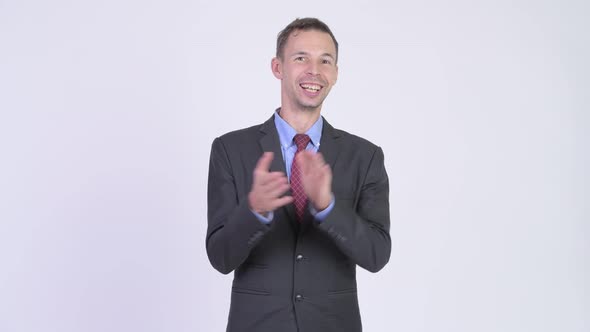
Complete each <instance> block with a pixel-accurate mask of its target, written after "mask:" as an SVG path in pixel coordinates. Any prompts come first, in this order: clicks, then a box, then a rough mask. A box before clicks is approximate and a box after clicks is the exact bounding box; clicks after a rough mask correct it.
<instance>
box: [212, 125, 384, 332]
mask: <svg viewBox="0 0 590 332" xmlns="http://www.w3.org/2000/svg"><path fill="white" fill-rule="evenodd" d="M273 116H274V115H273ZM264 151H272V152H274V156H275V157H274V159H273V162H272V165H271V171H282V172H285V165H284V163H283V159H282V152H281V147H280V143H279V137H278V134H277V130H276V128H275V124H274V119H273V118H272V117H271V118H270V119H269V120H268V121H266V122H265V123H264V124H262V125H258V126H254V127H250V128H247V129H242V130H238V131H234V132H231V133H228V134H225V135H223V136H221V137H219V138H216V139H215V140H214V141H213V146H212V150H211V159H210V168H209V187H208V229H207V240H206V245H207V254H208V256H209V260H210V261H211V264H212V265H213V267H215V268H216V269H217V270H219V271H220V272H221V273H224V274H227V273H229V272H231V271H234V281H233V287H232V296H231V307H230V313H229V321H228V326H227V331H232V332H234V331H236V332H238V331H239V332H250V331H252V332H295V331H300V332H316V331H317V332H320V331H321V332H329V331H338V332H348V331H350V332H353V331H354V332H356V331H361V330H362V327H361V319H360V314H359V307H358V300H357V294H356V289H357V288H356V265H359V266H361V267H363V268H365V269H367V270H369V271H371V272H376V271H379V270H380V269H381V268H383V266H385V264H386V263H387V261H388V260H389V255H390V252H391V239H390V237H389V185H388V178H387V173H386V171H385V167H384V164H383V151H382V150H381V148H379V147H378V146H376V145H374V144H372V143H370V142H369V141H367V140H364V139H362V138H360V137H357V136H354V135H351V134H349V133H347V132H344V131H341V130H337V129H334V128H333V127H332V126H331V125H330V124H328V122H327V121H325V120H324V127H323V132H322V138H321V145H320V149H319V151H320V152H321V153H322V154H323V156H324V158H325V160H326V162H327V163H329V164H330V167H331V168H332V174H333V181H332V189H333V193H334V196H335V205H334V208H333V210H332V211H331V212H330V213H329V215H328V216H327V218H326V219H325V220H324V221H323V222H321V223H318V222H317V221H315V220H313V217H312V216H311V215H310V214H308V215H307V216H306V221H305V222H303V223H299V222H297V221H296V219H295V210H294V206H293V204H290V205H287V206H284V207H282V208H279V209H277V210H276V211H274V219H273V221H272V222H271V224H270V225H265V224H263V223H261V222H260V221H259V220H258V219H257V218H256V216H255V215H254V214H253V213H252V212H251V211H250V209H249V206H248V199H247V196H248V192H249V191H250V188H251V185H252V173H253V170H254V167H255V166H256V162H257V161H258V159H259V158H260V157H261V155H262V153H263V152H264ZM288 194H289V193H288Z"/></svg>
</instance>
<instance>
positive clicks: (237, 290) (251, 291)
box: [231, 286, 270, 295]
mask: <svg viewBox="0 0 590 332" xmlns="http://www.w3.org/2000/svg"><path fill="white" fill-rule="evenodd" d="M231 290H232V292H234V293H238V294H248V295H270V293H269V292H267V291H265V290H261V289H254V288H244V287H236V286H234V287H232V288H231Z"/></svg>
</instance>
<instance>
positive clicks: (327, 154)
mask: <svg viewBox="0 0 590 332" xmlns="http://www.w3.org/2000/svg"><path fill="white" fill-rule="evenodd" d="M323 120H324V127H323V129H322V138H321V143H320V148H319V150H318V152H321V153H322V156H324V160H325V161H326V163H327V164H328V165H330V168H331V169H334V165H335V164H336V161H337V160H338V154H339V153H340V144H339V142H338V138H339V137H340V133H339V132H338V131H337V130H336V129H334V127H332V126H331V125H330V124H329V123H328V121H326V119H323Z"/></svg>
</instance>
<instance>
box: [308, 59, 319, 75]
mask: <svg viewBox="0 0 590 332" xmlns="http://www.w3.org/2000/svg"><path fill="white" fill-rule="evenodd" d="M307 73H308V74H309V75H314V76H315V75H317V74H319V65H318V63H317V62H315V61H310V62H309V65H308V67H307Z"/></svg>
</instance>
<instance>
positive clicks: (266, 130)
mask: <svg viewBox="0 0 590 332" xmlns="http://www.w3.org/2000/svg"><path fill="white" fill-rule="evenodd" d="M274 117H275V115H274V114H273V116H272V117H271V118H270V119H269V120H267V121H266V122H265V123H263V124H262V126H260V131H261V132H262V133H263V136H262V137H261V138H260V141H259V142H260V146H261V147H262V151H264V152H273V153H274V158H273V160H272V163H271V165H270V171H271V172H283V173H284V174H287V171H286V167H285V163H284V161H283V152H282V150H281V142H280V139H279V134H278V133H277V128H276V126H275V122H274ZM285 195H288V196H291V190H288V191H287V192H286V193H285ZM282 208H283V209H284V210H285V212H286V213H287V215H288V216H289V219H290V220H291V221H292V222H291V224H296V223H298V222H297V220H296V217H295V206H294V205H293V204H287V205H285V206H283V207H282ZM295 226H297V225H295Z"/></svg>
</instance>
